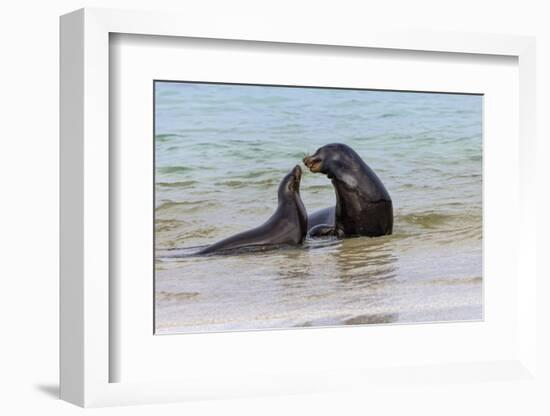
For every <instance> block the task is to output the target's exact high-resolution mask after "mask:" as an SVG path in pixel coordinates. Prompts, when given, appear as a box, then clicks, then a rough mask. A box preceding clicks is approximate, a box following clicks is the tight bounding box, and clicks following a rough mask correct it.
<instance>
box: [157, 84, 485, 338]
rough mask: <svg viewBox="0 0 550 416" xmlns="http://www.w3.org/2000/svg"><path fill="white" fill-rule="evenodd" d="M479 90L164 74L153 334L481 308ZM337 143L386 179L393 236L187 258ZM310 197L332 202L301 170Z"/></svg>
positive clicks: (476, 315)
mask: <svg viewBox="0 0 550 416" xmlns="http://www.w3.org/2000/svg"><path fill="white" fill-rule="evenodd" d="M482 100H483V98H482V97H481V96H475V95H456V94H434V93H405V92H387V91H364V90H339V89H317V88H289V87H266V86H248V85H215V84H197V83H195V84H193V83H176V82H157V83H156V84H155V204H156V206H155V249H156V251H155V253H156V254H155V255H156V258H155V327H156V333H158V334H163V333H186V332H206V331H226V330H252V329H267V328H289V327H308V326H328V325H330V326H333V325H354V324H387V323H414V322H433V321H462V320H480V319H482V318H483V296H482V288H483V285H482ZM332 142H341V143H346V144H348V145H349V146H351V147H352V148H353V149H354V150H355V151H356V152H357V153H359V155H361V157H362V158H363V160H364V161H365V162H366V163H367V164H368V165H369V166H370V167H371V168H372V169H373V170H374V171H375V172H376V173H377V175H378V176H379V177H380V179H381V180H382V182H383V183H384V184H385V186H386V188H387V190H388V192H389V193H390V195H391V197H392V200H393V205H394V216H395V218H394V233H393V235H391V236H385V237H377V238H368V237H361V238H353V239H346V240H335V239H322V240H312V241H306V242H305V244H304V245H303V246H301V247H296V248H289V249H279V250H272V251H266V252H260V253H240V254H235V255H223V256H202V257H201V256H193V255H192V254H193V253H194V252H196V251H197V249H198V248H200V247H202V246H205V245H208V244H211V243H214V242H216V241H218V240H220V239H222V238H225V237H227V236H230V235H232V234H235V233H238V232H241V231H245V230H247V229H250V228H253V227H255V226H257V225H260V224H261V223H263V222H264V221H265V220H266V219H267V218H268V217H269V216H270V215H271V214H272V212H273V211H274V210H275V208H276V206H277V187H278V184H279V182H280V180H281V179H282V177H283V176H284V175H285V174H286V173H287V172H288V171H289V170H290V169H291V168H292V167H293V166H294V165H296V164H298V163H301V159H302V158H303V156H304V155H305V154H311V153H313V152H314V151H315V150H316V149H317V148H318V147H320V146H323V145H324V144H327V143H332ZM302 166H303V165H302ZM300 193H301V197H302V200H303V201H304V204H305V206H306V209H307V210H308V212H310V213H311V212H313V211H314V210H316V209H318V208H324V207H327V206H331V205H333V204H334V203H335V196H334V190H333V187H332V184H331V183H330V180H329V179H327V178H326V177H325V176H324V175H321V174H313V173H311V172H309V171H308V170H307V169H306V168H304V175H303V177H302V183H301V190H300Z"/></svg>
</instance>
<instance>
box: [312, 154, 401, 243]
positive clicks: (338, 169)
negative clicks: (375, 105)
mask: <svg viewBox="0 0 550 416" xmlns="http://www.w3.org/2000/svg"><path fill="white" fill-rule="evenodd" d="M304 164H305V165H306V166H307V167H308V168H309V170H310V171H311V172H320V173H323V174H325V175H327V177H328V178H329V179H332V184H333V186H334V190H335V191H336V206H335V207H330V208H325V209H322V210H319V211H316V212H314V213H313V214H311V216H310V217H309V218H308V225H309V229H308V233H309V235H310V236H312V237H316V236H323V235H336V236H338V237H352V236H362V235H364V236H369V237H376V236H381V235H388V234H391V233H392V230H393V206H392V200H391V198H390V195H389V194H388V191H387V190H386V188H385V187H384V185H383V184H382V181H381V180H380V179H379V178H378V176H376V174H375V173H374V171H373V170H372V169H371V168H370V167H368V166H367V164H366V163H365V162H364V161H363V160H362V159H361V157H360V156H359V155H358V154H357V153H356V152H355V151H354V150H353V149H352V148H351V147H349V146H347V145H345V144H341V143H333V144H327V145H326V146H323V147H321V148H319V149H318V150H317V151H316V152H315V153H314V154H313V155H311V156H306V157H305V158H304Z"/></svg>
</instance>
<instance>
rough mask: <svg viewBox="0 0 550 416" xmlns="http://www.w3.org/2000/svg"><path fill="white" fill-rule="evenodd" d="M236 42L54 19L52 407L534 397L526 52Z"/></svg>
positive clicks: (296, 33)
mask: <svg viewBox="0 0 550 416" xmlns="http://www.w3.org/2000/svg"><path fill="white" fill-rule="evenodd" d="M246 22H247V20H246V19H245V18H244V17H243V22H241V23H243V25H242V26H240V30H239V31H238V32H235V31H234V30H233V29H234V27H235V26H233V24H231V23H230V22H222V21H220V22H219V23H220V24H212V26H211V27H203V26H201V25H200V24H199V23H197V22H193V19H192V18H191V17H190V16H175V15H169V14H163V13H158V14H157V13H144V12H143V13H142V12H123V11H113V10H96V9H92V10H89V9H85V10H80V11H77V12H74V13H71V14H69V15H66V16H63V17H62V19H61V80H62V86H61V101H62V107H61V110H62V120H61V191H62V195H61V206H62V221H61V240H62V260H61V290H62V294H61V395H62V398H64V399H65V400H68V401H70V402H73V403H76V404H79V405H82V406H100V405H111V404H133V403H153V402H163V401H180V400H191V399H195V398H209V397H212V398H214V397H239V396H253V395H262V394H280V393H301V392H319V391H328V390H338V389H340V390H341V389H348V388H361V386H363V387H364V386H369V388H372V389H376V388H378V387H377V386H379V384H380V383H382V384H384V383H388V382H389V383H394V382H395V383H405V384H406V383H411V382H413V381H414V382H421V383H422V382H425V381H426V380H434V377H435V378H437V379H438V380H447V381H450V382H453V381H457V380H462V381H467V382H472V383H475V382H479V381H481V380H518V381H519V380H525V379H529V378H531V377H532V375H533V374H534V368H535V364H534V360H533V357H534V348H535V344H536V338H535V327H534V326H533V323H532V322H534V319H533V317H534V316H535V314H536V309H535V304H534V303H533V302H532V299H533V298H534V290H535V279H536V271H535V270H534V266H533V265H532V262H531V261H530V259H531V257H530V256H531V255H532V254H530V253H531V252H532V250H531V248H532V247H533V245H534V244H535V243H534V234H532V233H531V231H529V230H533V229H535V228H536V227H535V226H534V222H535V219H534V218H533V217H531V216H528V215H522V213H524V212H526V210H529V209H530V205H529V204H532V203H533V202H532V199H530V198H529V195H530V193H531V192H532V190H531V189H530V187H529V178H530V177H531V176H532V175H533V170H532V169H533V163H532V162H533V155H534V154H533V152H532V141H533V137H534V131H533V127H532V125H533V123H532V119H531V117H533V114H534V111H533V108H534V105H535V104H534V88H535V84H534V78H533V77H532V74H533V71H534V46H533V45H534V41H533V40H532V39H531V38H523V37H515V36H504V35H502V36H492V35H481V34H449V33H444V34H438V35H437V36H433V35H432V34H426V33H421V32H418V33H407V34H405V33H399V32H391V33H389V32H388V33H384V32H378V31H366V32H365V33H362V34H361V35H360V36H358V35H357V34H352V33H346V32H342V33H340V32H339V33H335V32H326V31H325V30H323V29H322V28H318V29H312V30H311V31H309V32H308V33H307V34H304V33H303V32H302V31H300V30H299V28H294V29H292V28H286V29H285V30H282V29H281V28H277V27H275V26H273V25H270V24H262V25H258V22H255V23H249V24H250V25H249V26H247V24H248V23H246ZM517 149H520V152H519V155H518V152H517ZM510 218H516V219H517V222H518V223H519V224H520V226H514V227H510ZM520 275H521V279H520V278H519V277H520ZM399 324H407V325H399ZM358 386H359V387H358Z"/></svg>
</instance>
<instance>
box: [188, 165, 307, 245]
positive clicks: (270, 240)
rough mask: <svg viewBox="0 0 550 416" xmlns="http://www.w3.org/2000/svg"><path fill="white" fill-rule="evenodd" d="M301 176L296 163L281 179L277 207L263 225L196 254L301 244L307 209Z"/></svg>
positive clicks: (300, 170) (304, 234)
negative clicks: (301, 193)
mask: <svg viewBox="0 0 550 416" xmlns="http://www.w3.org/2000/svg"><path fill="white" fill-rule="evenodd" d="M301 178H302V169H301V168H300V166H298V165H296V166H295V167H294V168H293V169H292V170H291V171H290V172H289V173H288V174H287V175H286V176H285V177H284V178H283V180H282V181H281V183H280V185H279V190H278V194H277V195H278V204H277V209H276V210H275V213H274V214H273V215H272V216H271V217H270V218H269V219H268V220H267V221H266V222H265V223H264V224H262V225H260V226H259V227H256V228H253V229H252V230H248V231H244V232H242V233H239V234H235V235H233V236H231V237H228V238H225V239H223V240H221V241H218V242H217V243H215V244H212V245H210V246H208V247H206V248H204V249H202V250H201V251H199V252H198V254H211V253H227V252H228V251H233V250H239V249H269V248H275V247H278V246H282V245H299V244H302V243H303V241H304V239H305V236H306V233H307V212H306V209H305V207H304V203H303V202H302V199H301V198H300V180H301Z"/></svg>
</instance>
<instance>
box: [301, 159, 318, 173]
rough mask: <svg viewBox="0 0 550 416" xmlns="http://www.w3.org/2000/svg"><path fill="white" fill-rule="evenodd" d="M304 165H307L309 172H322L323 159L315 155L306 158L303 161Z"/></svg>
mask: <svg viewBox="0 0 550 416" xmlns="http://www.w3.org/2000/svg"><path fill="white" fill-rule="evenodd" d="M302 161H303V162H304V165H306V166H307V167H308V168H309V170H310V171H311V172H313V173H315V172H320V171H321V159H320V158H318V157H317V156H315V155H312V156H306V157H304V158H303V159H302Z"/></svg>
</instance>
